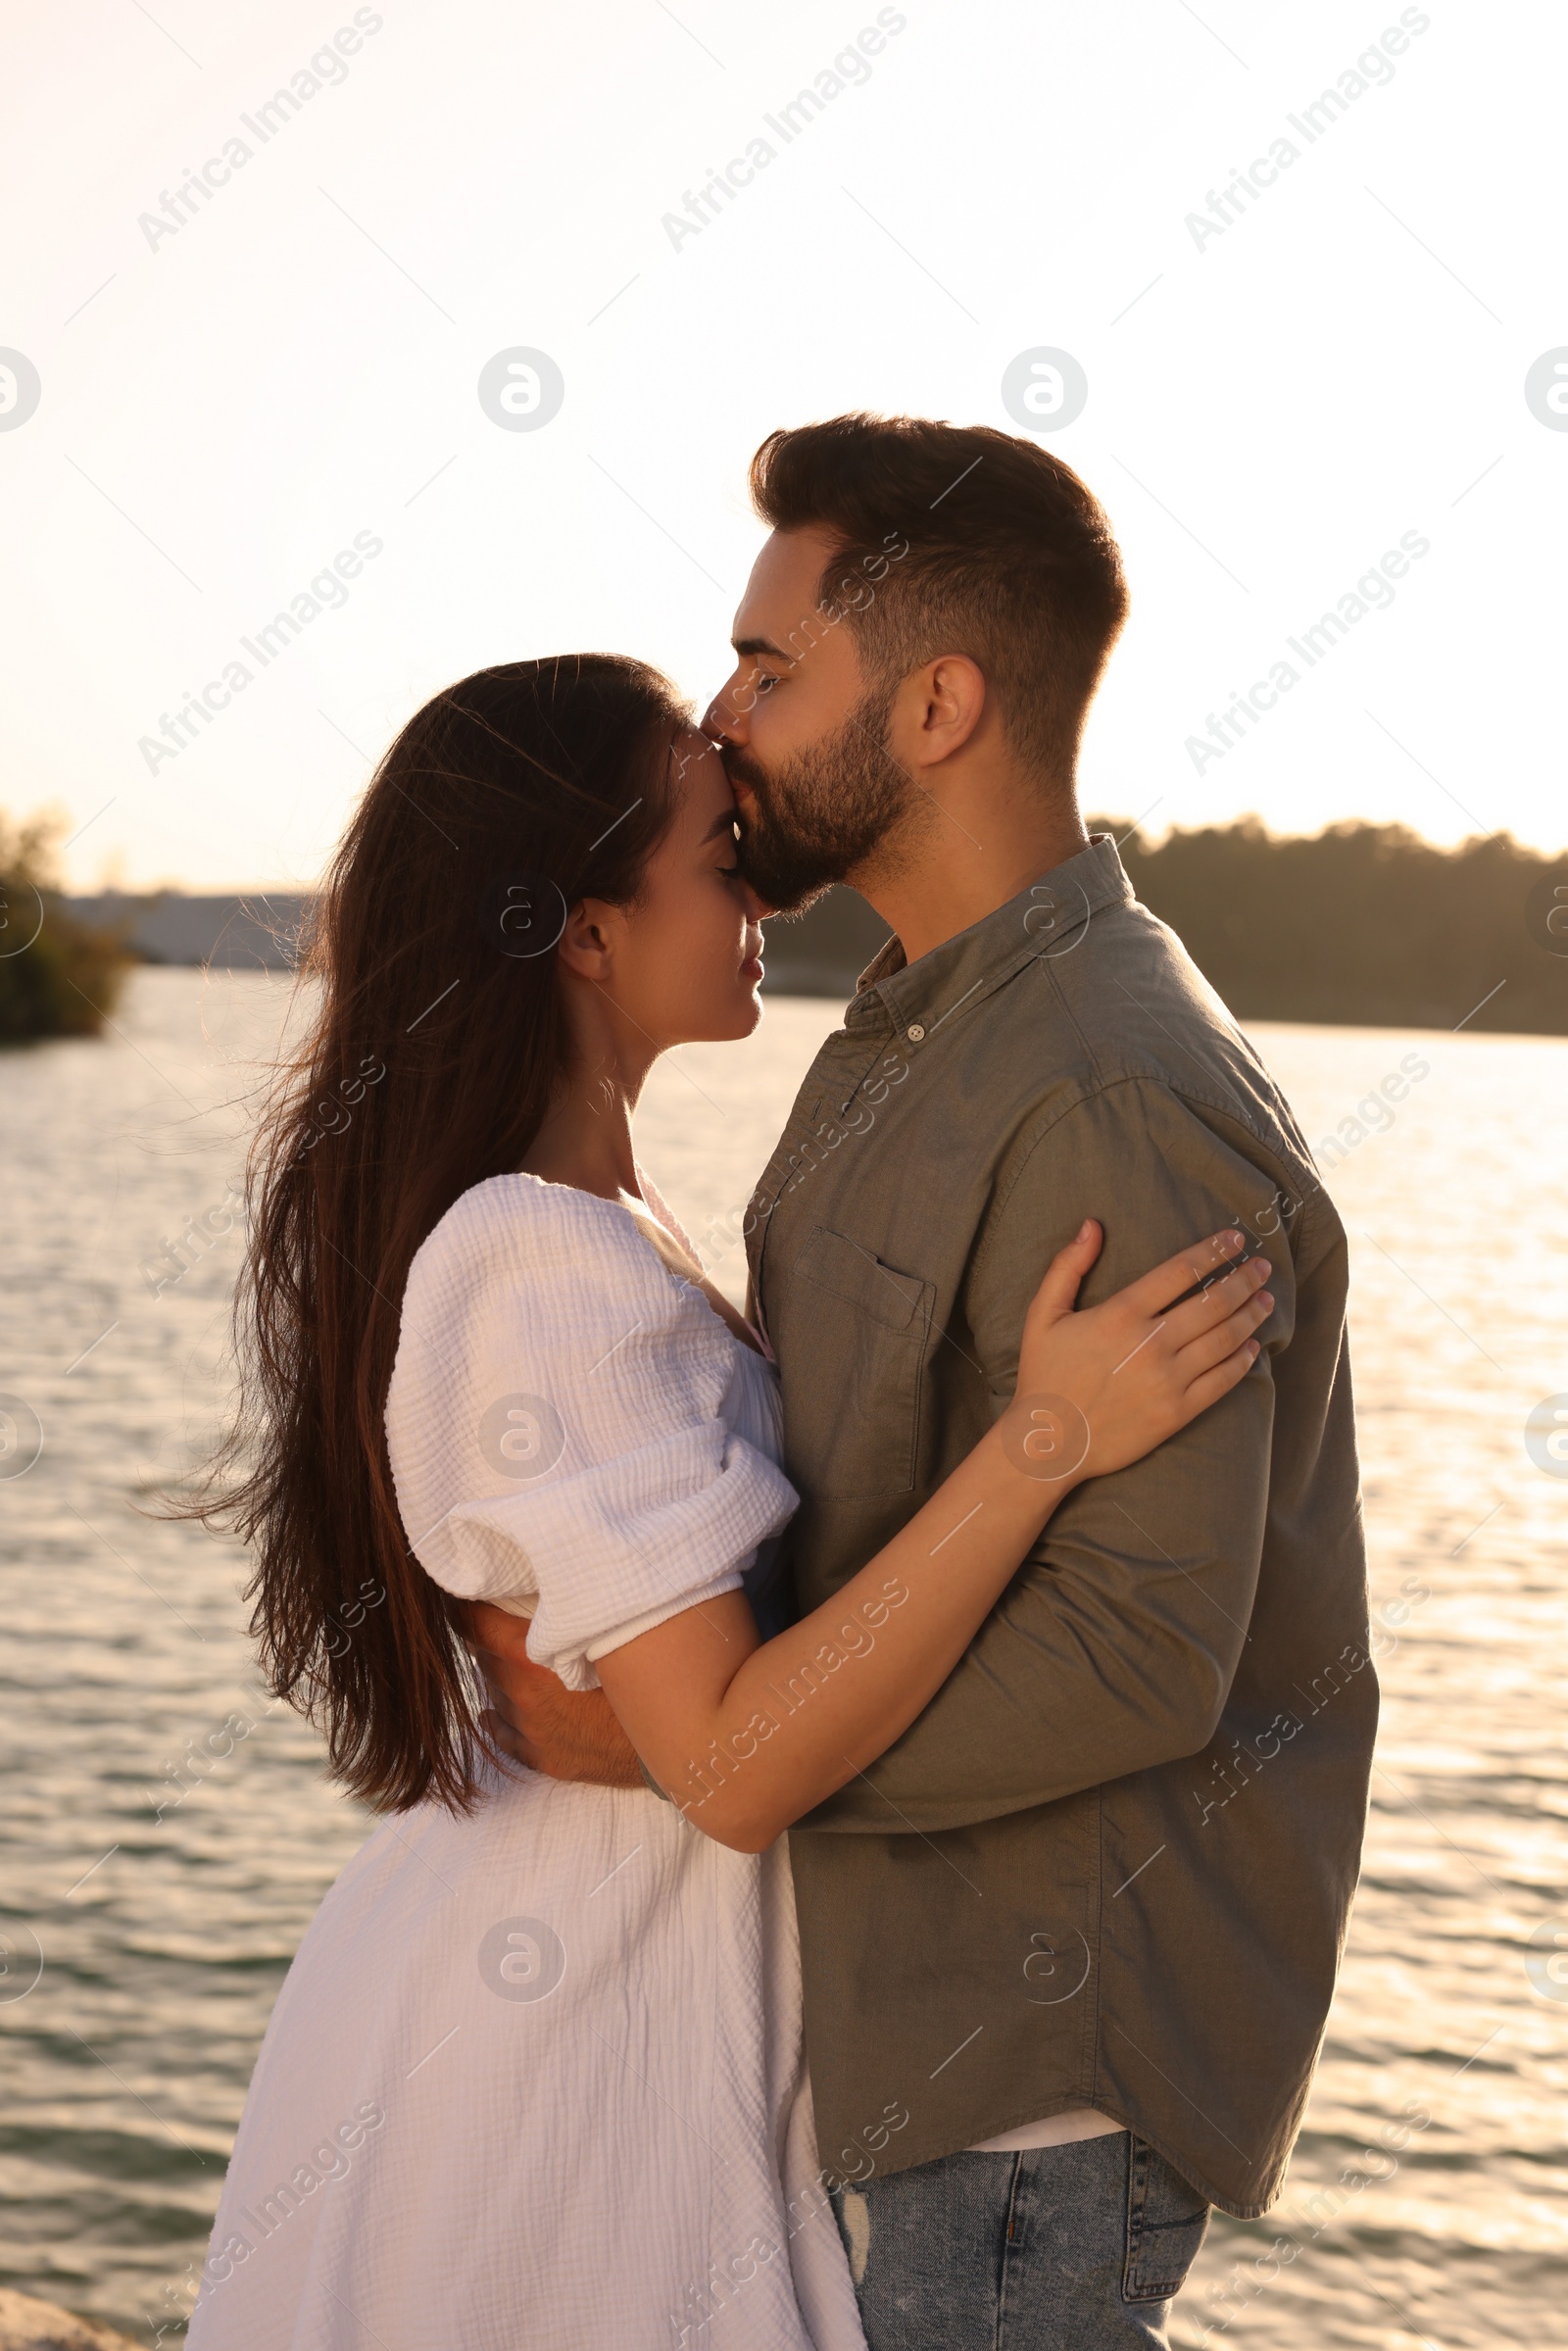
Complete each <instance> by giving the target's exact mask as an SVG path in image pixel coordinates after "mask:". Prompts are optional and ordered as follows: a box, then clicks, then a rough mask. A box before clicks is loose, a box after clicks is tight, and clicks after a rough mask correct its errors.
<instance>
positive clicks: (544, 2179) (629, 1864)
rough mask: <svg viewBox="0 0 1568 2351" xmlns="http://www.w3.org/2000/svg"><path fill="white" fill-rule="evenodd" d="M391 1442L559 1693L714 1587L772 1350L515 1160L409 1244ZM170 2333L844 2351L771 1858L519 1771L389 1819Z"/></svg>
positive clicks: (314, 2344) (766, 1470)
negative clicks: (471, 1796)
mask: <svg viewBox="0 0 1568 2351" xmlns="http://www.w3.org/2000/svg"><path fill="white" fill-rule="evenodd" d="M519 1398H521V1399H522V1400H521V1401H519V1400H518V1399H519ZM387 1436H388V1446H389V1451H390V1456H391V1461H392V1468H393V1473H394V1477H395V1479H396V1482H397V1490H398V1497H399V1505H400V1508H401V1510H402V1512H403V1515H404V1521H405V1525H406V1527H407V1529H408V1531H409V1534H410V1536H411V1539H412V1540H413V1541H414V1543H415V1546H416V1548H417V1552H418V1555H419V1557H420V1559H421V1560H422V1561H423V1563H424V1565H425V1566H426V1568H428V1570H429V1571H430V1572H431V1573H432V1574H433V1575H435V1576H436V1577H437V1579H438V1581H440V1582H442V1583H443V1584H445V1585H446V1586H447V1588H448V1589H449V1590H451V1591H455V1592H463V1593H466V1594H473V1595H481V1596H483V1597H485V1598H488V1599H493V1600H496V1601H498V1602H499V1603H501V1604H502V1605H505V1606H511V1607H513V1608H514V1609H516V1610H520V1611H524V1612H526V1611H527V1610H529V1609H533V1610H535V1611H536V1613H535V1614H534V1621H533V1627H532V1630H531V1633H530V1645H531V1647H532V1648H533V1651H534V1653H535V1655H536V1656H538V1657H539V1659H540V1661H541V1662H542V1663H545V1664H547V1665H550V1666H551V1667H553V1668H554V1670H556V1671H557V1672H559V1673H560V1674H561V1675H562V1676H563V1678H564V1679H565V1680H567V1681H569V1682H570V1683H571V1684H572V1686H573V1687H583V1686H586V1685H587V1684H590V1683H591V1682H592V1681H593V1680H594V1678H595V1677H594V1674H593V1668H592V1664H591V1662H590V1651H598V1652H599V1653H603V1651H604V1650H605V1649H606V1648H607V1647H610V1646H613V1645H615V1644H616V1642H617V1641H621V1640H624V1639H629V1638H631V1637H632V1630H633V1629H634V1628H635V1627H637V1626H639V1625H642V1624H647V1623H651V1622H655V1621H660V1620H662V1617H663V1616H665V1615H668V1614H671V1613H673V1612H674V1611H675V1610H677V1609H679V1608H682V1607H686V1606H690V1605H691V1604H693V1602H694V1600H698V1599H701V1598H702V1597H703V1596H704V1595H706V1594H709V1593H712V1592H727V1591H733V1590H735V1589H736V1588H737V1587H741V1586H743V1585H745V1586H747V1587H748V1588H749V1587H750V1583H751V1580H752V1579H753V1578H754V1577H755V1576H756V1575H757V1574H758V1572H759V1564H758V1561H757V1559H756V1556H755V1554H756V1552H757V1550H758V1546H759V1545H760V1544H761V1543H763V1542H764V1539H765V1538H766V1537H768V1536H769V1535H770V1534H772V1533H774V1532H775V1531H776V1530H777V1528H778V1527H779V1525H780V1524H781V1523H782V1521H783V1519H784V1518H785V1517H786V1516H787V1514H788V1512H789V1509H790V1507H791V1505H792V1503H793V1499H794V1496H793V1493H792V1490H791V1488H790V1487H789V1485H788V1483H787V1481H786V1480H785V1479H784V1478H783V1476H782V1475H781V1473H780V1471H779V1469H778V1466H777V1452H778V1444H779V1407H778V1396H777V1390H776V1385H775V1383H774V1379H773V1375H772V1373H771V1370H770V1369H769V1367H768V1365H767V1364H766V1363H765V1362H764V1361H763V1360H762V1358H761V1357H760V1355H757V1354H756V1353H754V1352H753V1351H752V1350H751V1349H750V1348H748V1347H745V1346H743V1345H742V1344H741V1343H740V1342H739V1341H738V1340H737V1339H736V1338H735V1337H734V1336H733V1334H732V1333H731V1332H729V1331H728V1330H727V1329H726V1327H725V1325H724V1324H723V1323H722V1322H721V1321H720V1320H719V1318H718V1317H717V1315H716V1314H715V1313H714V1312H713V1310H712V1308H711V1306H710V1305H709V1304H708V1302H707V1300H706V1299H705V1298H703V1297H702V1295H701V1293H700V1292H699V1291H697V1290H696V1289H694V1288H693V1287H692V1286H691V1285H689V1284H687V1283H685V1282H682V1281H680V1280H679V1279H678V1278H677V1277H675V1276H674V1275H672V1274H671V1273H670V1272H669V1271H668V1270H667V1268H666V1267H665V1266H664V1265H663V1264H662V1261H661V1259H660V1257H659V1255H658V1252H657V1250H655V1249H654V1248H653V1246H652V1244H651V1243H650V1242H649V1241H648V1240H647V1239H646V1237H644V1236H643V1235H642V1234H641V1233H639V1231H638V1229H637V1226H636V1224H635V1222H634V1220H633V1219H632V1218H631V1217H630V1216H629V1215H628V1214H627V1212H626V1211H625V1210H623V1209H621V1208H619V1207H617V1206H615V1205H614V1204H613V1202H609V1201H605V1200H598V1199H595V1198H594V1197H593V1196H591V1195H587V1194H583V1193H577V1192H573V1191H570V1190H568V1189H566V1188H564V1187H561V1186H556V1185H546V1184H541V1183H539V1182H537V1181H536V1180H535V1179H533V1178H531V1177H526V1176H507V1177H499V1178H496V1179H495V1180H494V1181H492V1182H490V1183H487V1184H482V1185H479V1186H478V1187H476V1188H475V1190H473V1191H472V1192H470V1193H468V1194H466V1195H465V1197H464V1198H463V1199H462V1200H459V1202H458V1203H457V1205H456V1206H455V1207H454V1208H453V1209H452V1210H451V1211H450V1213H449V1214H448V1216H447V1217H446V1218H444V1219H443V1221H442V1223H441V1224H440V1225H439V1226H438V1227H437V1228H436V1231H435V1233H434V1234H432V1236H431V1237H430V1239H429V1240H428V1241H427V1242H426V1244H425V1246H424V1248H423V1249H421V1250H420V1252H419V1255H418V1257H417V1260H416V1262H415V1266H414V1269H413V1271H412V1273H411V1276H410V1280H409V1285H408V1290H407V1294H406V1298H405V1302H404V1312H403V1326H402V1335H401V1341H400V1346H399V1351H398V1359H397V1369H396V1373H395V1376H394V1380H393V1386H392V1394H391V1397H390V1400H389V1403H388V1410H387ZM498 1463H499V1465H500V1466H499V1467H498V1466H497V1465H498ZM190 2341H191V2344H192V2346H193V2351H367V2346H374V2345H376V2344H379V2345H380V2346H381V2347H382V2351H753V2347H754V2346H755V2347H756V2351H863V2337H862V2335H861V2332H860V2327H859V2322H858V2317H857V2314H856V2308H855V2297H854V2291H853V2287H852V2285H851V2281H850V2275H849V2269H848V2265H847V2262H846V2260H845V2256H844V2253H843V2250H842V2247H841V2244H840V2241H839V2237H838V2232H837V2229H835V2226H834V2223H833V2217H832V2213H831V2210H830V2208H829V2206H828V2202H827V2198H826V2195H825V2193H824V2192H823V2190H822V2188H821V2186H820V2185H819V2181H818V2171H817V2160H816V2151H815V2142H814V2136H813V2131H812V2125H811V2112H810V2101H809V2085H808V2083H807V2081H806V2076H805V2071H804V2064H803V2058H802V2047H801V2022H800V1973H799V1955H798V1947H797V1941H796V1928H795V1914H794V1907H793V1896H792V1891H791V1886H790V1880H789V1871H788V1864H787V1861H786V1859H785V1855H784V1850H783V1847H782V1845H780V1846H777V1847H775V1848H774V1849H773V1850H772V1851H771V1852H770V1853H767V1854H763V1855H761V1856H760V1857H759V1856H754V1855H750V1854H740V1853H731V1852H729V1851H727V1850H725V1849H724V1848H723V1847H722V1846H720V1845H717V1844H714V1843H712V1842H711V1841H710V1840H709V1839H708V1838H706V1837H703V1836H702V1835H701V1834H700V1832H698V1831H697V1830H696V1829H694V1828H692V1827H690V1826H689V1825H688V1824H687V1823H686V1822H685V1821H684V1820H683V1819H682V1817H681V1816H680V1815H679V1814H678V1813H677V1812H676V1811H675V1810H674V1808H673V1807H672V1806H670V1805H668V1804H666V1803H663V1802H662V1801H661V1800H660V1799H659V1798H658V1797H656V1796H654V1795H652V1794H649V1793H646V1792H643V1791H641V1790H635V1791H634V1790H626V1789H617V1788H591V1787H579V1786H575V1785H566V1784H563V1783H558V1782H555V1781H551V1780H547V1779H543V1778H541V1777H539V1776H537V1775H536V1774H534V1773H531V1772H523V1773H520V1774H519V1775H518V1776H517V1777H515V1778H510V1777H509V1778H505V1779H503V1778H502V1777H500V1775H499V1774H498V1775H497V1776H495V1777H494V1779H493V1780H492V1781H491V1782H490V1783H489V1785H488V1786H487V1788H486V1789H485V1793H484V1796H483V1799H482V1801H481V1802H480V1804H479V1806H478V1808H477V1809H476V1810H475V1812H474V1813H473V1814H471V1815H470V1816H469V1817H467V1818H466V1819H455V1818H454V1817H453V1816H452V1815H451V1814H449V1813H447V1812H445V1811H443V1810H442V1809H440V1808H439V1807H437V1806H434V1805H427V1806H424V1807H421V1808H419V1809H418V1810H417V1811H414V1812H412V1813H409V1814H406V1815H403V1816H401V1817H399V1818H396V1819H391V1820H388V1821H386V1822H385V1823H384V1824H383V1825H382V1826H381V1827H380V1828H379V1829H378V1830H377V1831H376V1833H375V1835H374V1836H373V1837H371V1838H370V1840H369V1842H368V1844H367V1845H366V1846H365V1848H364V1850H363V1851H362V1852H361V1853H360V1854H359V1855H358V1856H357V1857H356V1858H355V1860H353V1861H352V1862H351V1863H350V1864H349V1866H348V1868H347V1869H346V1870H345V1871H344V1872H343V1874H342V1876H341V1877H340V1878H339V1879H338V1881H337V1884H336V1885H335V1886H333V1888H332V1890H331V1892H330V1893H329V1894H328V1895H327V1897H326V1900H325V1901H324V1902H323V1903H322V1905H321V1908H320V1910H319V1913H318V1915H317V1917H316V1919H315V1921H314V1923H313V1924H312V1926H311V1929H310V1931H309V1933H308V1934H307V1935H306V1937H305V1940H304V1942H303V1944H302V1945H301V1948H300V1952H299V1955H298V1957H297V1958H296V1960H295V1962H294V1965H293V1967H292V1968H291V1969H290V1971H289V1975H288V1978H287V1981H286V1982H285V1984H284V1986H283V1989H282V1992H281V1993H280V1995H279V1997H278V2001H277V2005H276V2008H275V2010H274V2012H273V2015H272V2020H271V2023H270V2027H269V2030H268V2034H267V2038H266V2041H265V2043H264V2045H263V2049H262V2053H261V2057H260V2059H259V2061H258V2064H257V2068H256V2074H255V2078H254V2080H253V2082H252V2085H251V2093H250V2098H249V2101H248V2103H247V2106H246V2110H245V2115H244V2119H243V2121H242V2123H241V2126H240V2131H239V2135H238V2139H237V2141H236V2143H235V2148H234V2157H233V2162H232V2164H231V2166H230V2170H229V2176H228V2180H227V2182H226V2184H225V2187H224V2190H223V2196H222V2201H221V2206H220V2210H219V2216H218V2222H217V2226H216V2228H215V2229H214V2233H213V2241H212V2248H211V2253H210V2257H209V2261H208V2264H207V2268H206V2272H205V2274H204V2280H203V2286H202V2293H201V2298H200V2300H199V2302H198V2304H197V2309H196V2313H195V2317H194V2319H193V2322H192V2326H191V2331H190Z"/></svg>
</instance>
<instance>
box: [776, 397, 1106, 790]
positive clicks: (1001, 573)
mask: <svg viewBox="0 0 1568 2351" xmlns="http://www.w3.org/2000/svg"><path fill="white" fill-rule="evenodd" d="M751 489H752V503H753V505H754V506H755V507H756V509H757V512H758V514H760V516H761V517H762V520H763V521H764V522H766V523H769V524H770V525H771V526H772V528H773V529H774V530H807V529H818V530H825V531H829V532H831V533H832V534H833V535H834V536H835V537H836V538H838V539H839V540H840V541H841V542H842V544H841V546H840V548H839V551H838V552H837V554H836V555H835V556H834V558H833V561H832V562H831V563H829V564H828V566H827V568H826V570H825V571H824V572H823V574H822V579H821V582H820V585H819V589H818V594H819V596H820V598H821V599H822V601H823V603H824V604H826V605H829V606H831V607H832V608H833V610H834V612H836V613H840V612H841V613H842V616H843V617H845V618H847V619H848V620H849V621H850V623H851V625H852V626H853V627H854V629H855V632H856V635H857V638H858V643H859V651H860V658H861V661H862V663H863V665H864V667H865V668H866V670H867V671H868V672H869V674H870V675H871V676H873V677H874V678H875V679H876V680H877V682H878V683H879V684H882V685H888V686H891V685H893V684H895V683H896V682H897V681H898V680H899V679H901V678H904V677H907V675H908V674H909V671H910V670H911V669H915V668H918V667H919V666H920V664H921V663H922V662H923V661H934V660H935V659H936V658H937V656H938V655H939V654H944V653H962V654H967V655H968V657H969V658H970V660H971V661H975V662H977V663H978V664H979V667H980V668H981V670H982V671H983V672H984V674H985V677H986V680H987V682H988V684H989V685H990V686H991V687H992V688H993V690H994V691H995V693H996V697H997V701H998V703H999V705H1000V708H1001V712H1002V716H1003V720H1004V723H1005V727H1006V731H1007V735H1008V738H1009V740H1010V742H1011V744H1012V747H1013V749H1014V751H1015V752H1016V754H1017V756H1018V758H1019V759H1021V760H1023V762H1024V763H1025V764H1026V765H1027V766H1029V767H1032V768H1035V769H1037V770H1039V771H1040V772H1041V773H1042V774H1043V775H1045V776H1047V777H1049V778H1051V779H1052V780H1053V781H1055V782H1065V781H1066V780H1067V779H1068V778H1069V777H1070V776H1071V774H1072V769H1073V762H1074V759H1075V757H1076V754H1077V749H1078V738H1079V736H1080V734H1081V733H1082V731H1083V723H1084V716H1085V713H1086V711H1087V710H1088V708H1089V703H1090V700H1091V698H1092V696H1093V694H1094V691H1095V688H1096V686H1097V685H1098V684H1099V683H1100V675H1101V671H1102V670H1103V667H1104V665H1105V661H1106V657H1107V656H1108V654H1109V652H1110V649H1111V647H1112V645H1114V643H1115V641H1116V638H1117V636H1118V634H1119V633H1120V630H1121V625H1122V622H1123V620H1124V619H1125V618H1126V616H1127V585H1126V581H1125V579H1124V577H1123V574H1122V567H1121V555H1120V552H1119V550H1118V549H1117V546H1116V542H1115V540H1114V538H1113V537H1112V536H1111V530H1110V524H1109V522H1108V521H1107V520H1106V518H1105V514H1104V511H1103V508H1102V507H1101V505H1100V502H1099V500H1098V499H1097V498H1096V497H1095V496H1094V495H1093V493H1092V492H1091V491H1090V490H1088V489H1087V488H1086V487H1085V485H1084V484H1083V483H1082V482H1081V481H1080V480H1079V478H1078V476H1077V474H1076V473H1074V471H1073V470H1072V467H1071V466H1070V465H1063V464H1062V462H1061V460H1060V458H1057V457H1053V456H1052V455H1051V453H1050V451H1049V450H1045V449H1040V448H1037V447H1036V445H1035V443H1034V442H1032V441H1020V440H1015V439H1013V438H1012V436H1011V435H1010V434H1007V433H1002V432H995V431H993V430H992V429H991V427H990V426H989V425H985V424H974V425H958V424H943V423H939V422H936V421H935V420H933V419H931V418H929V417H925V416H834V417H831V418H829V420H828V421H827V422H826V423H823V424H803V425H800V426H797V427H796V429H795V430H794V431H784V430H780V431H778V432H773V433H769V435H768V437H767V439H766V440H765V441H764V442H763V443H762V446H761V447H760V449H759V451H758V452H757V455H756V456H755V457H754V458H753V460H752V471H751ZM904 548H907V552H895V551H896V550H901V549H904ZM890 559H891V560H890ZM852 575H854V576H852Z"/></svg>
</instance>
